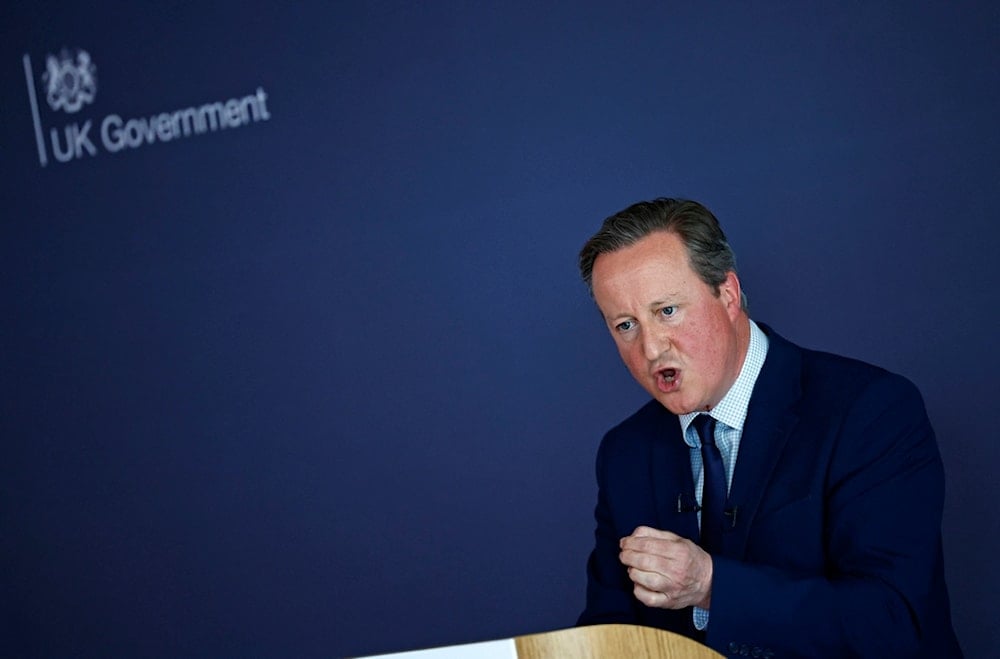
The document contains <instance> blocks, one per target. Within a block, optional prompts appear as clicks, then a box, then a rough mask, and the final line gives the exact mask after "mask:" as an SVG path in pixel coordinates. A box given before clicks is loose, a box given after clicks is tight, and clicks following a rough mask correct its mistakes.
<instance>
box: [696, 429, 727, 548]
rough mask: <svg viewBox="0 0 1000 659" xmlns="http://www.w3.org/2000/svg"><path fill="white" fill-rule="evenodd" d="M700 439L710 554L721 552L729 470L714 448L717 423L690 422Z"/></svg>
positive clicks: (704, 530)
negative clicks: (727, 473)
mask: <svg viewBox="0 0 1000 659" xmlns="http://www.w3.org/2000/svg"><path fill="white" fill-rule="evenodd" d="M691 423H692V424H693V425H694V429H695V430H697V431H698V436H699V437H700V438H701V463H702V466H703V470H704V474H705V479H704V480H705V482H704V484H703V485H702V490H701V546H702V549H704V550H705V551H707V552H708V553H710V554H713V553H715V552H716V551H718V550H719V549H721V548H722V522H723V519H724V509H725V506H726V491H727V490H728V489H729V488H728V487H727V486H726V467H725V465H723V464H722V454H721V453H719V447H718V446H716V445H715V419H713V418H712V417H710V416H709V415H707V414H699V415H698V416H696V417H695V418H694V420H693V421H692V422H691Z"/></svg>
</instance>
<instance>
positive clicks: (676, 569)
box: [618, 526, 712, 609]
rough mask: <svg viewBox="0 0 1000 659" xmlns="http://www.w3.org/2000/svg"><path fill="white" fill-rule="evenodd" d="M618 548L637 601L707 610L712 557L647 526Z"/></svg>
mask: <svg viewBox="0 0 1000 659" xmlns="http://www.w3.org/2000/svg"><path fill="white" fill-rule="evenodd" d="M618 546H619V547H620V548H621V553H620V554H619V555H618V558H619V560H620V561H621V562H622V564H623V565H624V566H625V567H627V568H628V576H629V579H631V580H632V583H634V584H635V588H634V589H633V593H634V594H635V598H636V599H637V600H639V601H640V602H642V603H643V604H645V605H646V606H652V607H656V608H660V609H683V608H684V607H687V606H698V607H701V608H703V609H708V608H709V605H710V604H711V601H712V557H711V556H710V555H708V553H706V552H705V551H704V550H703V549H702V548H701V547H699V546H698V545H696V544H695V543H693V542H691V541H690V540H688V539H686V538H682V537H680V536H679V535H677V534H674V533H671V532H669V531H658V530H656V529H652V528H649V527H648V526H640V527H639V528H637V529H636V530H635V531H633V532H632V535H629V536H625V537H624V538H622V539H621V541H620V542H619V543H618Z"/></svg>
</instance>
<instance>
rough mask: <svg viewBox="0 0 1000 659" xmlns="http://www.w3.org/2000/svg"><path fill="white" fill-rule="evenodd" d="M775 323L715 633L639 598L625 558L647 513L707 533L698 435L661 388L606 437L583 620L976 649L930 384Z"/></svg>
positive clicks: (728, 638)
mask: <svg viewBox="0 0 1000 659" xmlns="http://www.w3.org/2000/svg"><path fill="white" fill-rule="evenodd" d="M761 327H762V329H763V330H764V331H765V333H766V334H767V336H768V339H769V341H770V344H769V349H768V354H767V359H766V360H765V362H764V367H763V369H762V370H761V373H760V375H759V377H758V379H757V383H756V385H755V386H754V390H753V395H752V397H751V401H750V407H749V409H748V412H747V418H746V422H745V424H744V429H743V438H742V440H741V443H740V450H739V456H738V459H737V462H736V470H735V472H734V474H733V481H732V485H731V488H730V494H729V502H728V508H729V510H730V511H731V512H733V511H734V512H735V514H733V515H730V516H729V517H728V519H729V522H730V523H727V525H726V531H725V534H724V538H723V547H722V549H721V550H720V551H719V552H718V553H717V554H716V555H713V557H712V559H713V583H712V601H711V611H710V616H711V617H710V621H709V625H708V629H707V630H706V632H705V634H704V635H702V634H701V633H699V632H697V631H696V630H695V629H694V627H693V624H692V615H691V614H692V611H691V609H690V608H687V609H683V610H679V611H668V610H662V609H652V608H648V607H646V606H644V605H643V604H641V603H639V602H638V601H637V600H636V599H635V598H634V597H633V595H632V583H631V582H630V581H629V578H628V575H627V573H626V572H625V569H624V568H623V567H622V564H621V563H620V561H619V560H618V553H619V548H618V541H619V539H620V538H621V537H623V536H625V535H629V534H631V533H632V532H633V531H634V530H635V528H636V527H638V526H643V525H645V526H651V527H653V528H657V529H662V530H668V531H672V532H674V533H677V534H679V535H681V536H684V537H686V538H689V539H691V540H693V541H695V542H697V540H698V523H697V517H696V513H695V512H694V506H693V504H694V502H695V496H694V482H693V478H692V475H691V460H690V454H689V452H690V450H691V449H689V448H688V446H687V444H685V443H684V440H683V438H682V437H681V432H680V424H679V422H678V420H677V417H676V416H675V415H673V414H671V413H670V412H669V411H667V410H666V409H665V408H664V407H663V406H662V405H660V404H659V403H658V402H656V401H651V402H650V403H648V404H647V405H645V406H644V407H642V408H641V409H640V410H639V411H638V412H636V413H635V414H634V415H632V416H631V417H629V418H628V419H626V420H625V421H624V422H622V423H621V424H620V425H618V426H617V427H615V428H613V429H612V430H611V431H610V432H608V434H607V435H606V436H605V437H604V439H603V441H602V442H601V446H600V449H599V451H598V456H597V480H598V486H599V493H598V503H597V508H596V510H595V516H596V519H597V530H596V534H595V535H596V546H595V548H594V551H593V553H592V554H591V557H590V560H589V563H588V585H587V607H586V610H585V611H584V612H583V614H582V615H581V616H580V621H579V624H597V623H604V622H628V623H635V624H643V625H648V626H653V627H660V628H663V629H668V630H671V631H675V632H679V633H683V634H685V635H688V636H692V637H694V638H698V639H699V640H702V642H704V643H706V644H707V645H709V646H711V647H713V648H715V649H716V650H718V651H720V652H722V653H726V654H730V655H734V656H740V655H741V654H745V655H751V656H773V657H838V658H840V657H855V656H861V657H880V658H882V657H894V658H895V657H910V656H913V657H956V656H961V650H960V649H959V646H958V642H957V640H956V638H955V634H954V632H953V631H952V626H951V615H950V610H949V604H948V593H947V589H946V588H945V582H944V573H943V564H942V556H941V512H942V504H943V499H944V471H943V468H942V464H941V458H940V455H939V453H938V449H937V444H936V442H935V439H934V432H933V430H932V429H931V426H930V422H929V421H928V419H927V414H926V412H925V409H924V404H923V401H922V399H921V397H920V394H919V392H918V391H917V390H916V388H915V387H914V386H913V385H912V384H911V383H910V382H909V381H907V380H906V379H904V378H902V377H900V376H898V375H893V374H892V373H889V372H887V371H885V370H883V369H880V368H877V367H874V366H871V365H869V364H865V363H862V362H859V361H855V360H850V359H845V358H843V357H837V356H835V355H830V354H827V353H821V352H815V351H811V350H804V349H802V348H799V347H798V346H795V345H793V344H791V343H789V342H788V341H786V340H784V339H782V338H781V337H780V336H778V335H777V334H776V333H774V331H772V330H771V329H769V328H767V327H766V326H763V325H762V326H761ZM754 650H756V654H754Z"/></svg>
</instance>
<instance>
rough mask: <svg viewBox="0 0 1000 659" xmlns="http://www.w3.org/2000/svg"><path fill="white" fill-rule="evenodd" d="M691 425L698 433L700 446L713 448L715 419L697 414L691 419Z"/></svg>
mask: <svg viewBox="0 0 1000 659" xmlns="http://www.w3.org/2000/svg"><path fill="white" fill-rule="evenodd" d="M691 425H693V426H694V429H695V430H696V431H697V432H698V437H699V438H700V439H701V443H702V445H704V444H708V445H709V446H715V419H713V418H712V417H711V416H709V415H708V414H699V415H698V416H696V417H695V418H694V419H692V421H691Z"/></svg>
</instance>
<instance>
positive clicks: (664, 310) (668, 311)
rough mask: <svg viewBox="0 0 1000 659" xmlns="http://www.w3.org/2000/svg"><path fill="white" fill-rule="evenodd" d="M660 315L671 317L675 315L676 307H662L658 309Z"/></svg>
mask: <svg viewBox="0 0 1000 659" xmlns="http://www.w3.org/2000/svg"><path fill="white" fill-rule="evenodd" d="M660 313H661V314H663V315H664V316H668V317H669V316H673V315H674V314H675V313H677V307H675V306H673V305H669V306H666V307H663V308H662V309H660Z"/></svg>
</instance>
